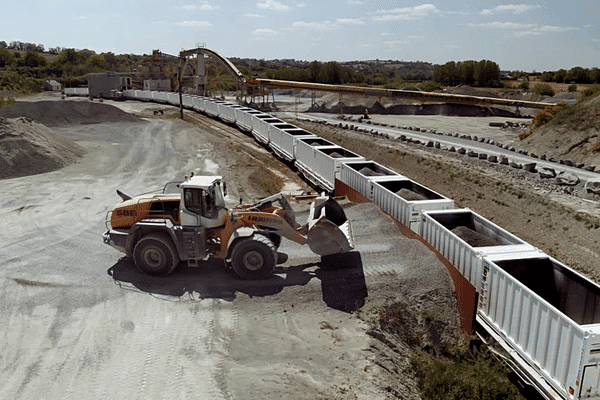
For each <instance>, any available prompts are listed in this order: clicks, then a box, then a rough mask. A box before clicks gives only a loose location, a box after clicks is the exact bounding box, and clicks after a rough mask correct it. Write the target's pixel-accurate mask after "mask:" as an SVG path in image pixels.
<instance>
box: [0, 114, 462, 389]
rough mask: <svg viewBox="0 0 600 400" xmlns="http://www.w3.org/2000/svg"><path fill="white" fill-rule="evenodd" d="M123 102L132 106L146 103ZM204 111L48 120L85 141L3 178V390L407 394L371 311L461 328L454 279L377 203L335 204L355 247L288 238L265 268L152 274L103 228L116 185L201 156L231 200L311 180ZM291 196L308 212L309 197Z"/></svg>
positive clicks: (197, 162) (129, 189)
mask: <svg viewBox="0 0 600 400" xmlns="http://www.w3.org/2000/svg"><path fill="white" fill-rule="evenodd" d="M126 104H127V106H128V107H130V108H131V109H132V110H133V111H135V112H136V114H138V115H139V116H142V117H143V116H146V115H150V114H152V109H151V107H156V106H151V105H143V104H142V105H139V106H137V105H135V106H134V105H130V104H129V103H126ZM203 123H204V124H205V125H204V127H203V125H202V124H203ZM206 124H208V123H207V122H206V121H204V122H202V121H200V122H199V123H198V124H195V125H192V124H188V123H181V122H178V121H176V120H173V119H170V118H169V117H168V116H167V117H165V118H164V119H151V120H146V121H144V122H141V123H113V124H110V123H106V124H98V125H72V126H67V127H61V128H57V131H58V132H59V133H61V134H63V135H65V136H67V137H69V138H71V139H73V140H75V141H76V142H77V143H78V144H79V145H81V146H83V147H85V148H86V149H88V150H89V153H87V154H86V155H85V156H84V157H83V158H82V159H81V161H79V162H78V163H76V164H72V165H70V166H68V167H66V168H63V169H61V170H58V171H55V172H51V173H46V174H41V175H35V176H28V177H24V178H18V179H8V180H2V181H0V188H1V189H2V190H0V204H1V205H2V207H0V219H1V220H2V221H3V229H2V230H0V264H1V265H2V269H1V270H0V289H1V290H0V310H1V312H0V338H1V339H0V354H2V358H1V359H0V381H1V382H3V384H2V386H1V387H0V398H1V399H31V398H47V399H103V398H107V399H116V398H127V399H180V398H181V399H183V398H196V399H258V398H260V399H280V398H296V399H315V398H350V399H366V398H369V399H386V398H394V397H395V396H400V397H402V398H415V396H416V394H415V393H416V392H415V389H414V385H413V383H412V381H411V380H410V377H403V376H400V375H398V372H397V371H396V372H394V370H393V369H392V368H389V369H384V368H383V367H381V365H384V364H385V362H386V361H385V360H383V359H381V356H380V353H378V352H377V351H376V350H374V348H373V342H372V338H371V336H369V335H368V334H367V333H368V332H369V331H370V330H371V328H372V327H371V326H369V325H368V323H366V322H365V321H369V320H370V319H376V318H377V311H376V310H377V309H378V307H379V306H380V305H382V304H386V303H390V302H394V301H402V302H406V303H407V304H411V305H413V306H415V307H419V309H420V310H423V312H429V311H427V310H430V309H433V308H435V309H436V310H438V312H439V314H441V315H442V316H443V318H444V320H445V321H446V324H447V325H448V326H449V331H453V332H455V331H458V329H457V325H458V315H457V311H456V308H455V306H454V303H453V302H454V297H453V288H452V286H451V283H450V280H449V277H448V275H447V271H446V270H445V268H444V267H443V265H442V264H441V263H440V262H439V260H438V259H437V258H436V257H435V256H434V255H433V254H432V253H431V252H430V251H428V250H427V249H426V248H425V247H424V246H423V245H422V244H421V243H420V242H418V241H416V240H411V239H408V238H405V237H403V236H401V235H399V234H398V232H397V229H396V227H395V225H394V224H393V222H392V221H391V220H390V219H389V218H388V217H387V216H385V215H384V214H383V213H382V212H381V211H380V210H379V209H378V208H377V207H374V206H372V205H367V204H360V205H359V204H352V203H346V204H344V208H345V210H346V213H347V215H348V217H349V218H350V219H351V220H352V221H353V223H354V232H355V241H356V245H357V248H356V251H355V252H353V253H351V254H350V255H348V256H346V257H345V258H344V259H341V260H337V261H335V262H332V263H325V262H322V260H321V259H320V258H319V257H317V256H315V255H313V254H312V253H310V250H309V249H308V248H304V247H300V246H297V245H295V244H294V243H290V242H288V241H284V242H283V244H282V247H281V251H282V252H285V253H287V254H288V255H289V261H288V262H287V263H285V264H283V265H282V266H280V267H278V268H277V270H276V274H275V276H273V277H272V278H270V279H268V280H266V281H260V282H246V281H242V280H240V279H238V278H237V277H236V275H235V274H234V273H233V272H231V271H230V270H229V269H227V268H225V266H224V265H223V264H222V263H220V262H216V261H209V262H206V263H204V264H202V268H200V269H192V268H186V267H184V268H180V269H178V270H176V271H175V272H174V273H173V274H172V275H171V276H169V277H167V278H151V277H148V276H145V275H141V274H140V273H138V272H137V271H136V270H135V268H134V266H133V265H132V264H131V262H130V261H129V260H127V259H124V258H122V254H120V253H118V252H116V251H115V250H113V249H111V248H110V247H108V246H106V245H104V244H103V243H102V238H101V235H102V233H103V232H104V230H105V227H104V217H105V214H106V212H107V211H108V210H109V209H110V207H112V205H113V204H114V203H116V202H117V201H118V197H117V196H116V194H115V189H117V188H119V189H121V190H122V191H124V192H126V193H130V194H138V193H141V192H145V191H148V190H149V189H157V188H160V187H161V186H162V184H164V183H165V182H167V181H172V180H177V179H181V178H182V175H183V174H184V173H189V172H191V171H195V172H196V173H212V174H215V173H216V174H221V175H224V177H225V179H226V180H227V181H228V182H229V183H230V184H229V185H228V189H229V193H230V195H229V196H228V197H229V199H228V201H230V202H232V203H237V201H238V199H239V197H243V198H244V200H245V201H247V202H249V201H252V200H254V199H258V198H260V197H263V196H265V195H267V194H269V193H270V191H272V190H273V189H274V188H280V187H284V188H286V190H287V191H288V193H298V192H301V191H304V190H307V189H308V188H307V187H306V185H305V184H304V183H303V182H302V181H301V180H300V179H299V178H298V177H297V176H296V175H295V173H293V172H291V171H286V169H285V168H280V167H281V166H280V164H279V163H278V162H277V161H276V160H275V159H274V158H273V156H272V155H270V154H269V153H268V152H266V150H264V149H262V148H260V147H259V146H258V145H256V144H255V143H254V142H253V141H252V140H251V139H249V138H247V137H244V136H243V135H241V134H235V130H234V129H233V128H228V127H220V128H219V127H217V128H216V129H209V128H208V125H206ZM258 183H262V184H263V185H259V184H258ZM294 207H295V208H297V210H298V215H297V217H298V220H299V221H301V222H302V221H304V220H305V218H306V216H307V212H306V210H307V205H306V204H294ZM340 266H344V267H343V268H340ZM115 283H116V284H115ZM127 289H130V290H127ZM441 305H443V306H444V308H443V311H439V310H440V309H439V307H440V306H441ZM359 314H360V316H361V318H359V317H358V315H359ZM399 352H401V351H399ZM384 388H385V389H384Z"/></svg>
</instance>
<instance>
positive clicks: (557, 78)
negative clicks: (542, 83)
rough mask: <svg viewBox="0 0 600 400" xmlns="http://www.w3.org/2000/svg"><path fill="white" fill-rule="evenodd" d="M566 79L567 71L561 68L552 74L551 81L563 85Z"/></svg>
mask: <svg viewBox="0 0 600 400" xmlns="http://www.w3.org/2000/svg"><path fill="white" fill-rule="evenodd" d="M566 77H567V71H566V70H564V69H562V68H561V69H559V70H558V71H556V72H555V73H554V78H553V81H554V82H557V83H563V82H564V81H565V78H566Z"/></svg>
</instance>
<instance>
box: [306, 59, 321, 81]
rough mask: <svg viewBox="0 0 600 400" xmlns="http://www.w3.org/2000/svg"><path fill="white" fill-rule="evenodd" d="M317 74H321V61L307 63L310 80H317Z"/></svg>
mask: <svg viewBox="0 0 600 400" xmlns="http://www.w3.org/2000/svg"><path fill="white" fill-rule="evenodd" d="M319 75H321V63H320V62H318V61H316V60H315V61H313V62H311V63H310V64H308V76H309V79H310V81H311V82H318V79H319Z"/></svg>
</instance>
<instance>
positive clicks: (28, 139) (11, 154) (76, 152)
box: [0, 117, 85, 179]
mask: <svg viewBox="0 0 600 400" xmlns="http://www.w3.org/2000/svg"><path fill="white" fill-rule="evenodd" d="M84 153H85V150H84V149H83V148H82V147H81V146H79V145H78V144H77V143H75V142H73V141H72V140H68V139H65V138H63V137H61V136H59V135H57V134H56V133H54V132H53V131H52V130H51V129H50V128H48V127H46V126H44V125H42V124H40V123H39V122H36V121H33V120H32V119H30V118H24V117H21V118H1V117H0V179H7V178H16V177H20V176H26V175H33V174H40V173H44V172H50V171H54V170H57V169H59V168H62V167H64V166H66V165H68V164H71V163H72V162H74V161H75V160H77V159H78V158H79V157H81V156H82V155H83V154H84Z"/></svg>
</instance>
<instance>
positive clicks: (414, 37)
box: [408, 36, 423, 39]
mask: <svg viewBox="0 0 600 400" xmlns="http://www.w3.org/2000/svg"><path fill="white" fill-rule="evenodd" d="M408 38H409V39H423V36H409V37H408Z"/></svg>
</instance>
